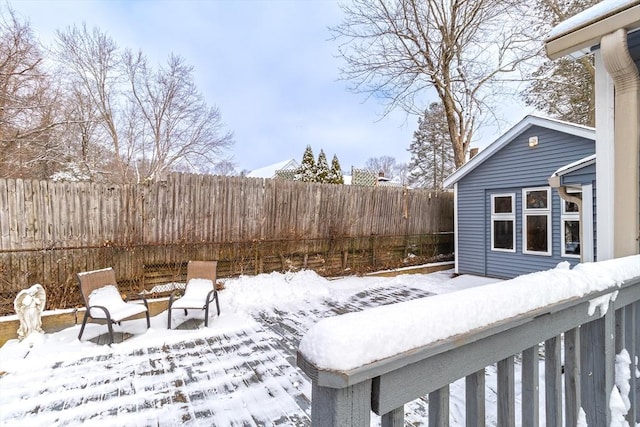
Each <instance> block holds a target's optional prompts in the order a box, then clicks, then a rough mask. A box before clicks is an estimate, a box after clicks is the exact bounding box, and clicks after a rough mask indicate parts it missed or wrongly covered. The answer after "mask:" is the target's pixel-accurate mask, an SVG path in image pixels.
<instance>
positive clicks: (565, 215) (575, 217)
mask: <svg viewBox="0 0 640 427" xmlns="http://www.w3.org/2000/svg"><path fill="white" fill-rule="evenodd" d="M567 193H569V194H580V195H582V190H577V189H575V190H574V189H570V188H568V189H567ZM566 203H567V201H566V200H564V199H563V198H560V205H561V208H560V209H561V215H560V250H561V256H562V257H563V258H577V259H580V255H576V254H568V253H566V252H565V251H566V249H567V245H566V241H565V235H564V224H565V222H567V221H578V222H580V212H567V211H566ZM582 239H584V237H582ZM583 250H584V244H583V242H580V252H582V251H583Z"/></svg>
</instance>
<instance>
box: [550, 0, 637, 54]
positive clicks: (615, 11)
mask: <svg viewBox="0 0 640 427" xmlns="http://www.w3.org/2000/svg"><path fill="white" fill-rule="evenodd" d="M580 15H582V14H578V15H576V16H575V17H574V18H576V19H575V20H574V21H573V22H576V24H574V25H572V21H570V20H567V21H565V22H566V23H563V24H561V25H563V26H562V27H561V28H562V30H560V31H557V28H558V27H556V29H554V30H553V31H552V32H551V33H550V37H549V38H548V39H547V40H546V41H545V50H546V53H547V56H548V57H549V58H550V59H557V58H561V57H563V56H567V55H572V56H576V55H578V56H579V55H581V54H586V53H589V52H590V51H591V50H592V49H593V48H594V47H595V46H597V45H598V44H599V43H600V40H601V39H602V37H603V36H604V35H606V34H610V33H612V32H614V31H616V30H617V29H619V28H625V29H626V30H627V31H628V32H632V31H635V30H638V29H640V0H636V1H633V2H629V3H626V4H622V5H620V6H619V7H617V8H612V9H610V10H606V11H605V12H603V14H592V15H589V16H588V18H587V19H585V18H584V17H581V16H580ZM581 18H582V19H581Z"/></svg>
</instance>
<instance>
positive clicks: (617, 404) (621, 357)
mask: <svg viewBox="0 0 640 427" xmlns="http://www.w3.org/2000/svg"><path fill="white" fill-rule="evenodd" d="M615 369H616V371H615V372H616V375H615V381H616V384H615V385H614V386H613V390H611V396H610V398H609V409H610V410H611V424H610V426H611V427H614V426H619V427H625V426H626V427H629V423H628V422H627V421H626V420H625V416H626V415H627V412H629V409H631V401H630V400H629V392H630V391H631V386H630V384H629V381H630V380H631V357H629V352H628V351H627V350H626V349H623V350H622V351H621V352H620V354H618V355H616V367H615Z"/></svg>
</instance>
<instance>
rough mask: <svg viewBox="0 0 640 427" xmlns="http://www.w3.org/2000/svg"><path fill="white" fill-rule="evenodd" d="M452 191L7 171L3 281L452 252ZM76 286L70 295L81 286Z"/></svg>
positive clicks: (60, 280) (140, 275)
mask: <svg viewBox="0 0 640 427" xmlns="http://www.w3.org/2000/svg"><path fill="white" fill-rule="evenodd" d="M452 231H453V197H452V194H450V193H433V192H428V191H424V190H407V189H403V188H392V187H360V186H348V185H330V184H309V183H300V182H292V181H286V180H271V179H266V180H264V179H255V178H243V177H223V176H206V175H187V174H174V175H170V176H169V177H167V179H166V180H162V181H158V182H154V183H148V184H140V185H113V184H106V183H94V182H78V183H71V182H53V181H37V180H20V179H0V262H1V263H0V291H1V292H2V294H3V296H5V297H8V296H9V294H15V293H16V292H17V291H18V290H20V289H22V288H24V287H26V286H30V285H31V284H33V283H36V282H37V283H42V284H43V285H44V286H45V288H47V292H48V293H51V292H54V293H55V292H59V293H65V292H67V291H68V289H67V288H68V287H70V286H72V287H73V293H74V294H75V293H77V292H76V289H75V286H76V285H75V273H76V272H78V271H83V270H87V269H93V268H102V267H105V266H113V267H114V269H115V270H116V273H117V274H118V280H122V281H124V282H125V283H129V284H130V285H131V287H132V288H136V289H137V290H140V289H139V288H140V287H141V286H144V287H146V288H148V287H149V286H151V285H153V284H155V283H159V282H162V281H165V282H166V281H170V280H171V279H172V278H173V279H180V278H181V277H183V275H184V266H185V263H186V261H188V260H189V259H197V258H200V259H205V258H209V259H218V260H219V261H220V262H219V263H218V268H219V272H220V276H221V277H224V276H230V275H237V274H240V273H251V274H254V273H259V272H263V271H273V270H285V269H287V268H301V267H307V268H314V269H319V268H321V267H322V268H327V269H332V268H334V267H332V266H335V268H342V269H344V268H351V267H355V266H361V265H367V264H369V265H377V266H380V265H384V264H385V263H387V262H391V260H393V259H395V260H396V261H397V260H398V259H402V257H406V256H408V255H409V254H415V255H437V254H438V253H450V252H452V250H453V245H452V241H453V240H452ZM74 297H75V295H74Z"/></svg>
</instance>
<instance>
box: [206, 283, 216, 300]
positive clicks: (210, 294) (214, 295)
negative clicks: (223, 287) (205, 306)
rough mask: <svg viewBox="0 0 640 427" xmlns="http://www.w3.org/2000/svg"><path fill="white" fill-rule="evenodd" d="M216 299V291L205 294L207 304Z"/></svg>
mask: <svg viewBox="0 0 640 427" xmlns="http://www.w3.org/2000/svg"><path fill="white" fill-rule="evenodd" d="M214 286H215V285H214ZM216 298H218V291H216V290H215V289H214V290H212V291H209V293H208V294H207V303H209V302H211V301H214V300H215V299H216Z"/></svg>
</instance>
